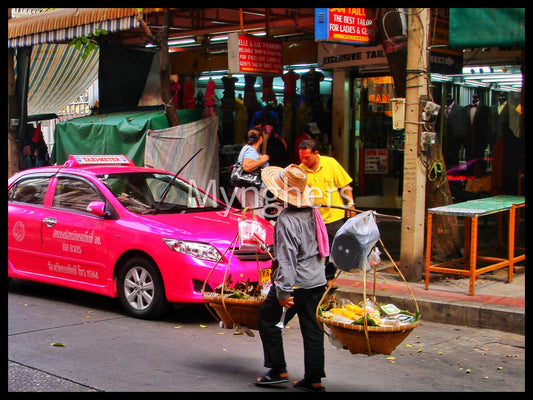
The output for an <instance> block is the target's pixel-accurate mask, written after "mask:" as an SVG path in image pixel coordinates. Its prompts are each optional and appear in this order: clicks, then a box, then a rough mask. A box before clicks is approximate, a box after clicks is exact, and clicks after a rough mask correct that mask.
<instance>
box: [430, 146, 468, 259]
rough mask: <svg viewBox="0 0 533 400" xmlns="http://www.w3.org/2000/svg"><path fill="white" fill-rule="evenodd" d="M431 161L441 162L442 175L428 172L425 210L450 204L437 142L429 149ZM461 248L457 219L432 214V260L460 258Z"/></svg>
mask: <svg viewBox="0 0 533 400" xmlns="http://www.w3.org/2000/svg"><path fill="white" fill-rule="evenodd" d="M431 160H441V161H440V162H441V163H442V168H441V170H442V173H440V174H434V173H433V171H435V169H433V170H430V173H429V175H428V180H427V181H426V208H433V207H439V206H445V205H448V204H452V203H453V201H452V195H451V192H450V185H449V184H448V178H447V176H446V164H445V163H444V160H442V152H441V148H440V145H439V143H438V142H437V143H435V144H434V145H433V146H432V147H431ZM430 168H431V166H430ZM461 247H462V243H461V235H460V232H459V225H458V221H457V217H456V216H453V215H439V214H433V229H432V239H431V258H432V260H434V261H436V262H443V261H446V260H452V259H455V258H460V257H461V253H460V249H461Z"/></svg>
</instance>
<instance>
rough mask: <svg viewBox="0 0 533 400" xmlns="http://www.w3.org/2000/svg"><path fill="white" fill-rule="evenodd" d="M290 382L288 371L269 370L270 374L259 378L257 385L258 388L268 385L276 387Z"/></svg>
mask: <svg viewBox="0 0 533 400" xmlns="http://www.w3.org/2000/svg"><path fill="white" fill-rule="evenodd" d="M288 381H289V374H288V373H287V371H286V370H282V371H280V372H278V371H276V370H274V369H273V368H272V369H270V370H268V372H267V373H266V374H265V375H263V376H261V377H259V378H257V380H256V381H255V384H256V385H257V386H268V385H275V384H278V383H285V382H288Z"/></svg>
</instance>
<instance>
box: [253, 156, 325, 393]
mask: <svg viewBox="0 0 533 400" xmlns="http://www.w3.org/2000/svg"><path fill="white" fill-rule="evenodd" d="M261 175H262V178H263V182H264V183H265V185H266V186H267V188H268V190H269V191H270V192H271V193H272V194H274V196H276V198H278V199H279V200H280V201H282V202H283V203H284V205H285V207H284V208H283V209H282V210H281V211H280V213H279V215H278V219H277V221H276V224H275V225H274V254H275V257H276V258H275V260H274V261H273V265H272V270H273V271H272V279H271V280H272V282H273V285H272V286H271V287H270V290H269V292H268V294H267V297H266V299H265V301H264V303H263V305H262V306H261V309H260V312H259V334H260V336H261V342H262V345H263V356H264V366H265V367H266V368H269V370H268V372H266V374H264V375H263V376H261V377H259V378H257V380H256V382H255V384H256V385H257V386H270V385H276V384H280V383H284V382H288V372H287V364H286V361H285V355H284V349H283V339H282V332H281V331H282V329H281V328H279V327H278V326H277V323H278V322H279V321H280V318H281V315H282V310H283V307H286V308H287V311H286V315H285V323H287V322H288V321H290V320H291V319H292V318H293V317H294V316H295V315H296V314H297V315H298V321H299V323H300V331H301V334H302V338H303V347H304V378H303V379H302V380H299V381H295V382H294V384H293V386H294V387H295V388H298V389H302V390H307V391H325V388H324V387H323V386H322V378H324V377H325V376H326V374H325V372H324V332H323V330H322V328H321V327H320V326H319V325H318V322H317V320H316V309H317V307H318V305H319V303H320V300H321V299H322V296H323V295H324V291H325V287H326V283H327V282H326V276H325V270H324V263H323V259H324V257H325V256H326V255H327V254H329V247H327V235H326V232H325V227H324V226H323V220H322V218H321V215H320V213H319V212H317V211H316V210H315V209H314V208H313V207H312V205H313V199H312V198H311V197H310V193H311V190H310V188H309V187H308V186H307V176H306V174H305V172H304V171H303V170H302V169H301V168H300V167H299V166H297V165H295V164H291V165H289V166H287V167H285V168H281V167H276V166H270V167H267V168H265V169H263V171H262V173H261Z"/></svg>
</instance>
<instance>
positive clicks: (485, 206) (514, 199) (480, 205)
mask: <svg viewBox="0 0 533 400" xmlns="http://www.w3.org/2000/svg"><path fill="white" fill-rule="evenodd" d="M525 204H526V202H525V197H524V196H494V197H486V198H482V199H476V200H469V201H465V202H462V203H456V204H449V205H446V206H441V207H434V208H430V209H428V219H427V241H426V289H427V288H428V286H429V274H430V272H438V273H442V274H456V275H464V276H468V277H469V279H470V281H469V289H468V294H469V295H470V296H473V295H474V294H475V282H476V277H477V275H479V274H483V273H485V272H489V271H493V270H496V269H499V268H504V267H508V268H509V272H508V281H509V282H512V281H513V267H514V264H515V262H518V261H522V260H525V257H526V256H525V252H523V253H522V254H520V255H518V256H516V255H515V224H516V210H517V209H518V208H520V207H524V206H525ZM507 211H508V212H509V224H508V235H507V236H508V240H507V257H506V258H498V257H487V256H481V255H478V251H477V233H478V218H479V217H482V216H486V215H490V214H496V213H504V212H507ZM434 214H440V215H455V216H458V217H460V216H462V217H464V218H465V220H464V224H465V231H464V236H465V239H464V243H465V244H464V257H461V258H457V259H454V260H450V261H446V262H443V263H439V264H433V265H430V263H431V233H432V232H431V231H432V222H433V215H434ZM502 217H503V214H500V218H499V224H498V243H499V244H502V243H501V242H502V241H501V238H502V228H503V226H502V225H503V224H502V222H503V218H502ZM478 261H483V262H489V263H490V264H489V265H487V266H484V267H481V268H477V263H478ZM460 263H463V269H458V268H450V266H451V265H453V264H460Z"/></svg>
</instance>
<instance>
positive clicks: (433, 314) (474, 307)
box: [335, 281, 526, 335]
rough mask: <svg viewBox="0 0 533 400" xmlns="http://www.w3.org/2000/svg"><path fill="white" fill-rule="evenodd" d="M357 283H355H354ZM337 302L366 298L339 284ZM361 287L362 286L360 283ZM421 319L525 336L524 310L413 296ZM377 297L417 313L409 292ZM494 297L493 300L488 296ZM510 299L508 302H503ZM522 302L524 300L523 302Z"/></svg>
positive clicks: (378, 292)
mask: <svg viewBox="0 0 533 400" xmlns="http://www.w3.org/2000/svg"><path fill="white" fill-rule="evenodd" d="M351 282H352V283H354V281H351ZM338 283H339V287H338V289H337V291H336V293H335V295H336V297H337V298H345V299H348V300H351V301H352V302H354V303H357V302H359V301H360V300H362V298H363V288H362V287H354V286H345V285H344V284H343V282H342V281H341V282H338ZM360 283H361V284H362V282H360ZM366 293H367V296H368V295H369V293H370V294H371V293H372V285H367V290H366ZM414 296H415V299H416V303H417V304H418V308H419V310H420V314H421V315H422V321H424V320H425V321H432V322H441V323H446V324H453V325H461V326H468V327H472V328H485V329H496V330H500V331H504V332H511V333H517V334H521V335H525V332H526V327H525V307H520V306H513V305H506V304H493V303H486V302H479V301H472V300H470V301H464V300H461V299H453V298H446V297H443V296H432V295H431V294H426V295H423V296H420V295H419V294H418V293H415V294H414ZM376 297H378V300H379V301H380V302H383V303H393V304H395V305H396V306H397V307H398V308H400V309H405V310H411V311H414V310H416V307H415V305H414V304H413V303H414V302H413V297H412V296H411V294H410V293H409V292H395V291H390V290H387V289H386V288H383V287H382V288H379V286H378V287H377V290H376ZM488 297H493V296H488ZM504 299H509V298H504ZM521 301H523V300H521Z"/></svg>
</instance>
